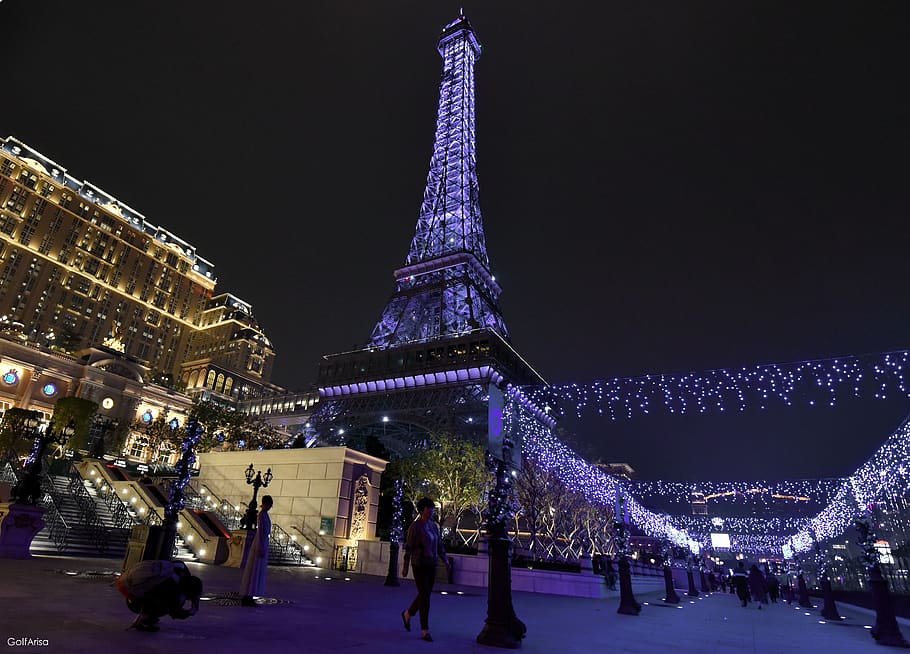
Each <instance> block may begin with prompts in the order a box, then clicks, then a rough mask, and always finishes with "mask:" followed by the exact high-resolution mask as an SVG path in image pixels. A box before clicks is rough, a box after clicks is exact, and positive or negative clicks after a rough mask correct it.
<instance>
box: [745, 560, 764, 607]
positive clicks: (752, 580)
mask: <svg viewBox="0 0 910 654" xmlns="http://www.w3.org/2000/svg"><path fill="white" fill-rule="evenodd" d="M749 592H750V593H751V594H752V599H753V600H755V601H756V602H758V608H759V609H760V608H761V607H762V604H767V603H768V598H767V596H766V595H765V575H764V573H763V572H762V571H761V570H759V569H758V566H757V565H755V564H754V563H753V564H752V565H751V567H750V568H749Z"/></svg>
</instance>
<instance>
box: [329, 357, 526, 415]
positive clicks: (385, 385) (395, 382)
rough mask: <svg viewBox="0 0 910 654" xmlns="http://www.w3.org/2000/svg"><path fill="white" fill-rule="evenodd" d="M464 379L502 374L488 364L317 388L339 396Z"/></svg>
mask: <svg viewBox="0 0 910 654" xmlns="http://www.w3.org/2000/svg"><path fill="white" fill-rule="evenodd" d="M464 380H472V381H473V380H476V381H489V382H493V383H494V384H498V383H500V382H501V381H502V380H503V376H502V375H501V374H500V373H499V372H498V371H496V370H494V369H493V368H492V367H490V366H479V367H476V368H460V369H458V370H447V371H446V372H429V373H426V374H420V375H408V376H407V377H394V378H390V379H379V380H376V381H372V382H360V383H357V384H341V385H340V386H325V387H322V388H320V389H319V397H323V398H327V397H341V396H344V395H357V394H359V393H370V392H372V391H375V390H385V391H391V390H399V389H403V388H415V387H418V386H432V385H436V384H440V385H441V384H452V383H457V382H459V381H464ZM513 392H516V393H517V394H518V395H520V396H521V397H522V398H523V399H524V401H525V402H526V403H529V406H531V404H530V400H528V399H527V398H526V397H525V396H524V395H522V394H521V393H520V392H519V391H518V389H515V391H513Z"/></svg>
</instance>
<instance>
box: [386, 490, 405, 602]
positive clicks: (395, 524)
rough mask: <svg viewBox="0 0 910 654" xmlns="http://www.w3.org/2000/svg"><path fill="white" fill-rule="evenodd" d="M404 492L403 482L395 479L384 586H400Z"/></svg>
mask: <svg viewBox="0 0 910 654" xmlns="http://www.w3.org/2000/svg"><path fill="white" fill-rule="evenodd" d="M403 494H404V482H402V480H401V479H396V480H395V496H394V497H393V498H392V533H391V534H390V535H389V570H388V574H386V578H385V583H384V584H383V585H384V586H400V585H401V584H400V583H399V582H398V550H399V547H400V546H399V543H401V541H402V540H404V534H403V533H402V525H401V498H402V495H403Z"/></svg>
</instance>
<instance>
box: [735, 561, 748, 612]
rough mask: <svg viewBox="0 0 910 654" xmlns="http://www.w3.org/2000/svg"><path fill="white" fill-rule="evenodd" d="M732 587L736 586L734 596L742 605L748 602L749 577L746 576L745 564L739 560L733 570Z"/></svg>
mask: <svg viewBox="0 0 910 654" xmlns="http://www.w3.org/2000/svg"><path fill="white" fill-rule="evenodd" d="M733 587H734V588H736V596H737V597H738V598H739V601H740V602H742V605H743V606H746V605H747V604H748V603H749V579H748V577H747V576H746V566H745V565H743V562H742V561H740V562H739V565H737V566H736V570H734V571H733Z"/></svg>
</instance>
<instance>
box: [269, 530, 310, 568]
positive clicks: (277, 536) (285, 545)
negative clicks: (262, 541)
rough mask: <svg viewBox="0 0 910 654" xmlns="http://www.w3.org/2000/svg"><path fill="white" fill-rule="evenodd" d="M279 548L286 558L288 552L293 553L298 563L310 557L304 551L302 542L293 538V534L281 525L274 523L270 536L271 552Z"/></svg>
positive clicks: (292, 555)
mask: <svg viewBox="0 0 910 654" xmlns="http://www.w3.org/2000/svg"><path fill="white" fill-rule="evenodd" d="M276 549H277V550H278V551H279V552H280V554H281V556H282V558H285V557H286V556H287V555H288V554H290V555H291V558H293V559H294V560H296V561H297V563H298V564H299V563H302V562H303V559H305V558H306V559H309V557H308V556H307V555H306V553H305V552H304V551H303V547H301V546H300V544H299V543H298V542H297V541H296V540H294V539H293V538H291V535H290V534H289V533H288V532H286V531H285V530H284V529H282V528H281V526H280V525H276V524H273V525H272V532H271V534H270V537H269V554H271V553H272V551H273V550H276Z"/></svg>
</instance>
